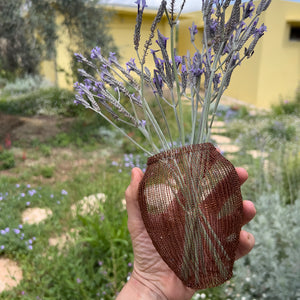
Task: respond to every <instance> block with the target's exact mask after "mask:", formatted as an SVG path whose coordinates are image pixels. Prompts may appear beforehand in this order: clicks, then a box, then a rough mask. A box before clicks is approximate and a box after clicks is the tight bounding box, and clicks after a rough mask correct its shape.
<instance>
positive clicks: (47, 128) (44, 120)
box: [0, 112, 73, 143]
mask: <svg viewBox="0 0 300 300" xmlns="http://www.w3.org/2000/svg"><path fill="white" fill-rule="evenodd" d="M72 121H73V119H72V118H60V117H57V116H44V115H40V116H34V117H23V116H14V115H6V114H3V113H1V112H0V143H1V142H2V141H3V140H4V139H5V138H6V137H7V136H8V135H9V137H10V139H11V140H13V141H19V140H27V141H32V140H34V139H38V140H39V141H41V142H43V141H46V140H47V139H49V138H51V137H54V136H55V135H56V134H58V133H59V132H60V131H61V130H64V129H67V128H69V127H70V124H71V123H72Z"/></svg>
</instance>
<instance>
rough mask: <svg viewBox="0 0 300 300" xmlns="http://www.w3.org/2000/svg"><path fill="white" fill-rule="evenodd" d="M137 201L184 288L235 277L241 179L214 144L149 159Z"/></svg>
mask: <svg viewBox="0 0 300 300" xmlns="http://www.w3.org/2000/svg"><path fill="white" fill-rule="evenodd" d="M139 205H140V208H141V213H142V218H143V221H144V224H145V227H146V229H147V231H148V233H149V236H150V238H151V239H152V242H153V245H154V247H155V248H156V250H157V251H158V253H159V254H160V256H161V257H162V259H163V260H164V261H165V262H166V263H167V265H168V266H169V267H170V268H171V269H172V270H173V271H174V272H175V274H176V275H177V276H178V277H179V278H180V279H181V280H182V282H183V283H184V284H185V285H186V286H188V287H191V288H194V289H205V288H208V287H214V286H217V285H220V284H222V283H224V282H225V281H226V280H228V279H230V278H231V277H232V269H233V264H234V259H235V252H236V249H237V246H238V241H239V233H240V230H241V226H242V196H241V191H240V181H239V177H238V174H237V172H236V170H235V168H234V167H233V165H232V164H231V162H229V161H228V160H227V159H225V158H224V157H223V156H222V155H221V154H220V153H219V152H218V151H217V150H216V148H215V147H214V146H213V145H212V144H210V143H203V144H198V145H190V146H185V147H181V148H177V149H172V150H169V151H166V152H162V153H159V154H156V155H154V156H152V157H150V158H149V159H148V162H147V169H146V172H145V174H144V177H143V179H142V181H141V183H140V186H139Z"/></svg>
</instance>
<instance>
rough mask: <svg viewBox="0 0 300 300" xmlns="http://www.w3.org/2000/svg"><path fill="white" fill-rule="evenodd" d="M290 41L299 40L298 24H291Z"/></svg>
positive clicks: (299, 30) (299, 28)
mask: <svg viewBox="0 0 300 300" xmlns="http://www.w3.org/2000/svg"><path fill="white" fill-rule="evenodd" d="M290 41H299V42H300V25H297V26H293V25H291V30H290Z"/></svg>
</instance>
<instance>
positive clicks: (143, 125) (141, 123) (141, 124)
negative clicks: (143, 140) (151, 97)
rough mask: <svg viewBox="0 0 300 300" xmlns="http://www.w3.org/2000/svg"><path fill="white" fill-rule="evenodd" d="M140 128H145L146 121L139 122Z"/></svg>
mask: <svg viewBox="0 0 300 300" xmlns="http://www.w3.org/2000/svg"><path fill="white" fill-rule="evenodd" d="M140 126H142V127H143V128H145V126H146V120H141V121H140Z"/></svg>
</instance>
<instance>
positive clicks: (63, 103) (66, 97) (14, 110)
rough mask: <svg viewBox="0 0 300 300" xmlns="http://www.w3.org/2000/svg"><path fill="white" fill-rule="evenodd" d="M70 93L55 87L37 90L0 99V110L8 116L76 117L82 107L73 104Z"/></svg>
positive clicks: (72, 97)
mask: <svg viewBox="0 0 300 300" xmlns="http://www.w3.org/2000/svg"><path fill="white" fill-rule="evenodd" d="M73 100H74V94H73V93H72V92H71V91H68V90H64V89H59V88H57V87H50V88H43V89H38V90H35V91H33V92H29V93H26V94H20V95H17V96H7V97H2V99H0V110H1V111H2V112H5V113H8V114H20V115H25V116H26V115H27V116H32V115H36V114H44V115H57V114H58V115H62V116H66V117H71V116H78V115H79V114H80V113H81V112H82V111H83V108H82V107H77V106H76V105H74V103H73Z"/></svg>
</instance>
